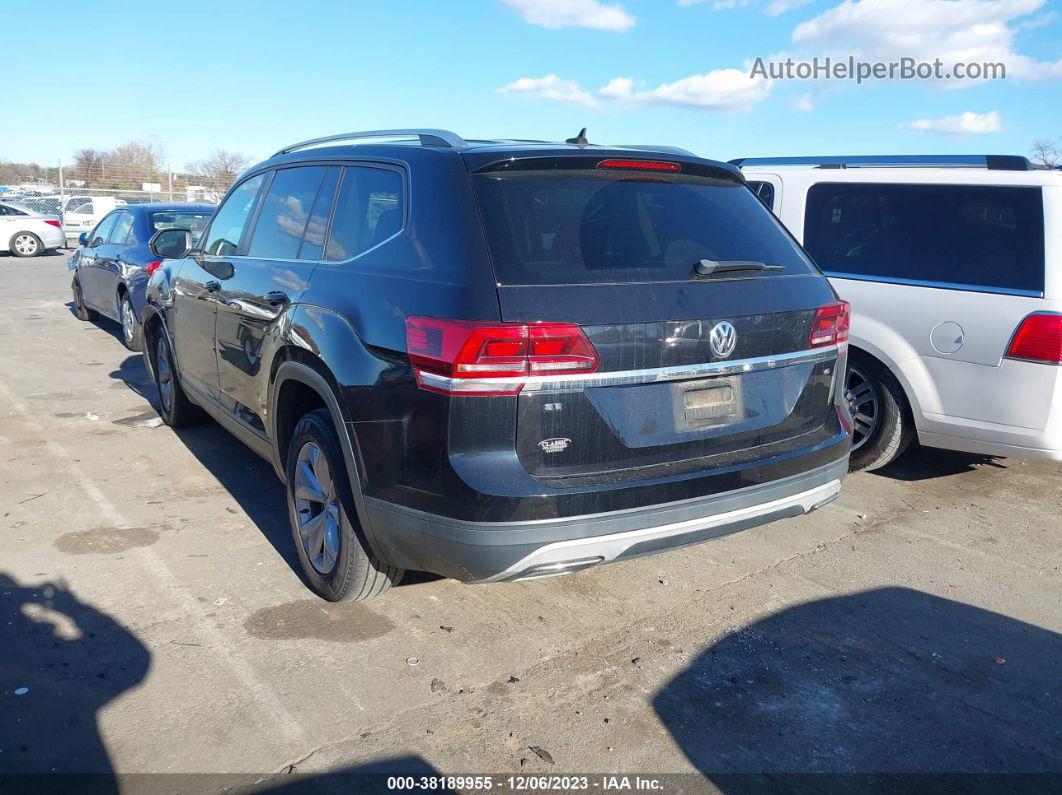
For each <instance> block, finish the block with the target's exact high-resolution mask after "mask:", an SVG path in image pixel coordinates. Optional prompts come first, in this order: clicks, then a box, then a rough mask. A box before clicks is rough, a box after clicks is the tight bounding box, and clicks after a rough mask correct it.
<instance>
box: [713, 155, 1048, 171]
mask: <svg viewBox="0 0 1062 795" xmlns="http://www.w3.org/2000/svg"><path fill="white" fill-rule="evenodd" d="M730 162H731V164H733V165H735V166H739V167H741V166H813V167H816V168H874V167H878V168H882V167H893V168H918V167H925V166H935V167H938V168H941V167H943V168H987V169H988V170H990V171H1029V170H1030V169H1031V168H1032V164H1031V163H1029V160H1028V158H1025V157H1022V156H1021V155H856V156H853V157H844V156H840V157H834V156H829V157H741V158H738V159H737V160H731V161H730Z"/></svg>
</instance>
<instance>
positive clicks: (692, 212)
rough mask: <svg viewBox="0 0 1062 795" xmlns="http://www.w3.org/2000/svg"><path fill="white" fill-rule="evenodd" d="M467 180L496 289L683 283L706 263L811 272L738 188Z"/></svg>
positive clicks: (542, 176)
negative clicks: (502, 286) (476, 205)
mask: <svg viewBox="0 0 1062 795" xmlns="http://www.w3.org/2000/svg"><path fill="white" fill-rule="evenodd" d="M472 180H473V185H474V188H475V192H476V198H477V200H478V202H479V208H480V214H481V215H482V217H483V223H484V227H485V230H486V236H487V243H488V245H489V246H490V251H491V257H492V259H493V262H494V275H495V277H496V278H497V281H498V283H499V284H507V285H519V284H527V285H531V284H534V285H539V284H609V283H612V284H615V283H632V282H674V281H689V280H690V278H691V274H692V273H693V268H694V266H695V265H696V264H697V263H698V262H699V261H700V260H702V259H707V260H713V261H733V260H741V261H752V262H762V263H764V264H767V265H780V266H782V268H781V269H779V270H769V271H760V272H757V273H756V277H757V278H774V277H776V276H779V275H786V274H794V273H811V272H814V270H815V268H814V266H813V265H812V264H811V263H810V261H809V260H808V259H807V257H806V256H805V255H804V254H803V252H802V251H801V249H800V247H799V246H798V245H797V244H796V243H795V242H794V241H793V239H792V238H791V237H790V236H789V234H788V233H787V232H786V231H785V230H784V229H783V228H782V226H781V225H780V224H779V223H778V222H777V221H776V220H775V218H774V217H773V216H772V215H771V213H770V212H768V211H767V209H766V208H765V207H764V206H763V204H761V203H760V201H759V199H757V198H756V197H755V196H754V195H753V194H752V193H751V192H750V191H748V190H747V189H746V188H745V186H744V185H741V184H738V183H731V182H723V181H720V180H714V179H710V178H705V177H696V176H689V175H682V174H667V175H663V174H661V175H656V174H653V175H651V176H650V175H641V174H639V175H634V174H631V173H629V172H623V173H620V172H612V171H609V172H599V171H594V170H582V169H580V170H542V171H529V170H528V171H511V172H496V173H495V172H488V173H479V174H476V175H474V176H473V177H472ZM745 276H746V277H747V276H748V274H745ZM716 278H721V277H716Z"/></svg>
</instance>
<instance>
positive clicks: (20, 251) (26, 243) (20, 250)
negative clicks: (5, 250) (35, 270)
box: [9, 232, 44, 257]
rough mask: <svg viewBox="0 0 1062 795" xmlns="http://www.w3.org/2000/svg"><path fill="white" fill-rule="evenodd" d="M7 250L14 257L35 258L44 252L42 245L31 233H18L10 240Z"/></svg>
mask: <svg viewBox="0 0 1062 795" xmlns="http://www.w3.org/2000/svg"><path fill="white" fill-rule="evenodd" d="M9 249H10V251H11V253H12V254H14V255H15V256H16V257H36V256H37V255H38V254H40V253H41V252H42V251H44V244H43V243H41V239H40V238H39V237H37V236H36V235H35V234H33V233H32V232H19V233H17V234H16V235H15V236H14V237H13V238H11V243H10V246H9Z"/></svg>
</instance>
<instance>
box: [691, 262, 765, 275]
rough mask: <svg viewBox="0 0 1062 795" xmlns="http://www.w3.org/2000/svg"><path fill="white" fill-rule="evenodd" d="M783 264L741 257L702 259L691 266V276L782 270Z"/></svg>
mask: <svg viewBox="0 0 1062 795" xmlns="http://www.w3.org/2000/svg"><path fill="white" fill-rule="evenodd" d="M782 270H785V266H784V265H768V264H767V263H766V262H753V261H751V260H741V259H724V260H718V261H717V260H714V259H702V260H701V261H700V262H698V263H697V264H696V265H694V266H693V273H692V274H690V276H691V278H697V277H698V276H715V275H716V274H721V273H740V272H743V271H754V272H756V271H782Z"/></svg>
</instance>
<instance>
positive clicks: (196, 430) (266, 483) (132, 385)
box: [110, 355, 441, 587]
mask: <svg viewBox="0 0 1062 795" xmlns="http://www.w3.org/2000/svg"><path fill="white" fill-rule="evenodd" d="M110 375H111V378H114V379H117V380H120V381H122V382H124V383H125V385H126V386H128V387H129V389H130V390H132V391H133V392H135V393H136V394H137V395H139V396H140V397H142V398H144V399H145V400H147V401H149V402H150V403H151V405H152V407H153V408H154V409H155V410H156V411H158V408H159V402H158V392H157V390H156V387H155V382H154V381H152V379H151V376H150V375H148V371H147V368H146V367H145V366H144V358H143V357H142V356H140V355H131V356H129V357H128V358H126V359H125V360H124V361H123V362H122V364H121V365H120V366H119V368H118V369H117V370H115V371H113V372H112V373H111V374H110ZM171 432H172V433H174V434H176V435H177V438H178V439H180V440H181V441H182V442H183V443H184V445H185V447H187V448H188V449H189V451H191V453H192V454H193V455H194V456H195V457H196V458H197V459H198V460H199V463H201V464H202V465H203V466H204V467H205V468H206V469H207V470H208V471H209V472H210V474H212V475H213V476H214V477H215V478H216V479H217V481H218V483H220V484H221V486H222V487H223V488H224V489H225V490H226V491H228V492H229V494H231V495H232V497H233V499H235V500H236V502H237V503H239V505H240V508H241V509H243V511H244V513H246V514H247V517H248V518H249V519H250V520H251V521H252V522H254V524H255V526H256V527H258V529H259V531H260V532H261V533H262V535H263V536H264V537H265V539H266V540H267V541H268V542H269V543H270V544H272V545H273V548H274V549H275V550H276V551H277V554H278V555H280V557H281V558H283V559H284V561H285V562H286V563H287V564H288V566H290V567H291V569H292V570H293V571H294V572H295V574H296V575H297V576H298V577H299V579H300V580H301V581H302V582H303V584H305V578H304V577H303V575H302V566H301V565H300V563H299V556H298V552H297V551H296V549H295V541H294V538H293V537H292V532H291V525H290V524H289V520H288V505H287V496H286V494H285V490H284V485H283V484H282V483H281V482H280V480H279V479H278V478H277V475H276V473H275V472H274V471H273V467H272V466H271V465H270V464H269V463H268V462H267V461H265V460H264V459H263V458H262V457H261V456H259V455H258V454H257V453H255V452H253V451H252V450H251V449H250V448H249V447H247V446H246V445H245V444H243V443H242V442H241V441H239V440H238V439H237V438H236V437H234V436H233V435H232V434H230V433H229V432H228V431H226V430H225V429H224V428H222V427H221V426H220V425H218V424H217V423H216V422H214V421H212V420H206V421H204V422H203V423H202V424H201V425H195V426H192V427H190V428H179V429H176V430H172V431H171ZM438 579H441V578H440V577H438V576H436V575H433V574H427V573H422V572H408V573H407V574H406V576H405V577H404V578H403V580H402V582H401V583H399V585H398V586H397V587H405V586H409V585H417V584H420V583H424V582H431V581H434V580H438Z"/></svg>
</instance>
